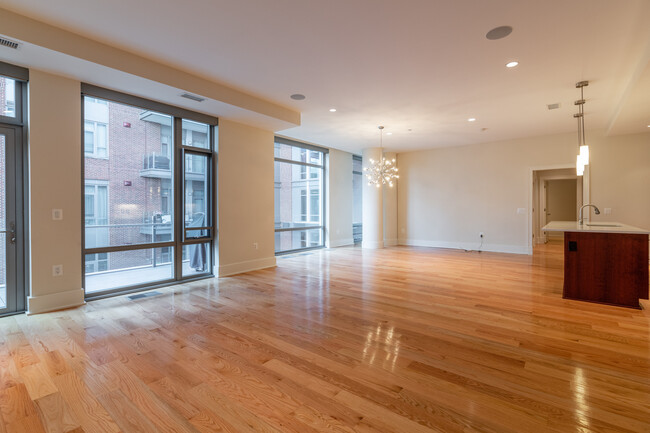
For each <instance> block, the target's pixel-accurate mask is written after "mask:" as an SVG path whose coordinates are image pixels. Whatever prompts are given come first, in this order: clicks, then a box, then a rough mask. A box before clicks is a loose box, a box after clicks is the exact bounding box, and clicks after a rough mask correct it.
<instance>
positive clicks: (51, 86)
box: [28, 69, 84, 313]
mask: <svg viewBox="0 0 650 433" xmlns="http://www.w3.org/2000/svg"><path fill="white" fill-rule="evenodd" d="M28 127H29V153H30V159H29V172H30V198H31V201H30V211H31V212H30V239H31V246H30V251H31V287H29V292H30V295H29V298H28V310H29V312H30V313H40V312H44V311H50V310H56V309H60V308H65V307H69V306H74V305H80V304H82V303H83V302H84V292H83V289H82V288H81V266H82V263H81V230H82V220H81V86H80V83H79V81H76V80H70V79H68V78H63V77H59V76H56V75H51V74H47V73H45V72H41V71H38V70H34V69H32V70H30V71H29V123H28ZM52 209H62V210H63V217H64V218H63V220H61V221H53V220H52ZM59 264H60V265H63V275H61V276H58V277H53V276H52V266H53V265H59Z"/></svg>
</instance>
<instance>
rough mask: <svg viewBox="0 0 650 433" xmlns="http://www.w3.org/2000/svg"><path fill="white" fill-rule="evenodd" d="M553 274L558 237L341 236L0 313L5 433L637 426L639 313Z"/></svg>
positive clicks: (646, 410) (644, 361) (649, 419)
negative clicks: (183, 275) (415, 243)
mask: <svg viewBox="0 0 650 433" xmlns="http://www.w3.org/2000/svg"><path fill="white" fill-rule="evenodd" d="M562 282H563V250H562V246H561V245H552V244H547V245H540V246H538V247H536V248H535V251H534V254H533V255H532V256H528V255H516V254H496V253H487V252H483V253H478V252H463V251H458V250H445V249H434V248H414V247H390V248H384V249H381V250H366V249H361V248H336V249H329V250H328V249H325V250H318V251H315V252H313V253H312V254H307V255H296V256H292V257H287V258H285V259H282V260H279V261H278V266H277V267H275V268H269V269H264V270H260V271H256V272H248V273H245V274H240V275H236V276H232V277H227V278H219V279H217V278H212V279H206V280H201V281H195V282H190V283H185V284H179V285H175V286H172V287H167V288H162V289H156V291H158V292H160V294H158V295H155V296H149V297H138V298H137V299H136V300H131V299H130V298H129V297H127V296H118V297H114V298H110V299H104V300H100V301H92V302H88V303H87V304H86V305H84V306H83V307H80V308H76V309H70V310H65V311H57V312H52V313H47V314H42V315H33V316H26V315H18V316H12V317H5V318H0V432H17V431H20V432H34V433H36V432H46V431H47V432H54V431H60V432H82V431H83V432H104V431H106V432H118V431H123V432H135V431H146V432H171V431H174V432H184V433H190V432H217V431H219V432H274V433H278V432H296V433H307V432H320V431H327V432H348V433H354V432H359V433H360V432H365V433H368V432H405V433H427V432H438V433H439V432H445V433H456V432H458V433H461V432H491V433H497V432H498V433H521V432H525V433H529V432H530V433H537V432H540V433H541V432H544V433H547V432H548V433H566V432H648V431H649V430H648V426H649V425H650V405H648V395H650V377H649V375H648V371H650V314H649V313H648V310H647V309H646V310H634V309H630V308H621V307H611V306H607V305H601V304H593V303H588V302H580V301H571V300H566V299H562ZM648 305H649V304H648V303H647V302H645V306H646V307H647V306H648Z"/></svg>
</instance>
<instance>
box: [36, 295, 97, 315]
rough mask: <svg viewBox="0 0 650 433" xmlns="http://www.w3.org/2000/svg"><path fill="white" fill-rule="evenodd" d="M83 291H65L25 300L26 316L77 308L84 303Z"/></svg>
mask: <svg viewBox="0 0 650 433" xmlns="http://www.w3.org/2000/svg"><path fill="white" fill-rule="evenodd" d="M84 297H85V293H84V290H83V289H74V290H67V291H65V292H59V293H51V294H49V295H42V296H29V297H28V298H27V314H39V313H47V312H48V311H56V310H63V309H65V308H72V307H78V306H79V305H83V304H85V303H86V301H85V300H84Z"/></svg>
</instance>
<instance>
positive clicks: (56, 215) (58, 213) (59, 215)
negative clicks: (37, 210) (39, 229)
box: [52, 209, 63, 221]
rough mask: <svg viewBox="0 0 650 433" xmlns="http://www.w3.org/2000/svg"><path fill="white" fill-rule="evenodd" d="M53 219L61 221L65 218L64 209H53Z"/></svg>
mask: <svg viewBox="0 0 650 433" xmlns="http://www.w3.org/2000/svg"><path fill="white" fill-rule="evenodd" d="M52 219H53V220H54V221H59V220H62V219H63V209H52Z"/></svg>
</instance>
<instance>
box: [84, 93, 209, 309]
mask: <svg viewBox="0 0 650 433" xmlns="http://www.w3.org/2000/svg"><path fill="white" fill-rule="evenodd" d="M84 89H85V92H84V93H85V96H84V98H83V102H84V119H83V125H84V126H83V139H84V146H83V148H84V184H83V191H84V200H83V203H84V216H85V229H84V246H85V249H84V281H85V284H84V287H85V290H86V296H87V297H98V296H105V295H107V294H113V293H121V292H126V291H134V290H139V289H143V288H148V287H152V286H156V285H161V284H168V283H171V282H174V281H178V280H181V279H186V278H197V277H202V276H209V275H211V274H212V261H213V260H212V255H213V252H212V242H213V239H214V227H213V225H212V220H213V208H214V206H213V200H212V178H213V173H212V153H213V141H214V136H215V128H216V119H213V118H209V117H208V116H203V115H199V114H196V113H191V112H187V111H185V110H182V109H178V108H176V107H170V106H166V105H163V104H158V103H154V102H152V101H147V100H142V99H140V98H135V97H132V96H129V95H124V94H120V93H116V92H111V91H108V90H105V89H99V88H95V87H93V86H86V85H84ZM190 116H195V117H196V118H198V119H192V118H188V117H190ZM204 119H205V120H207V121H199V120H204Z"/></svg>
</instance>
